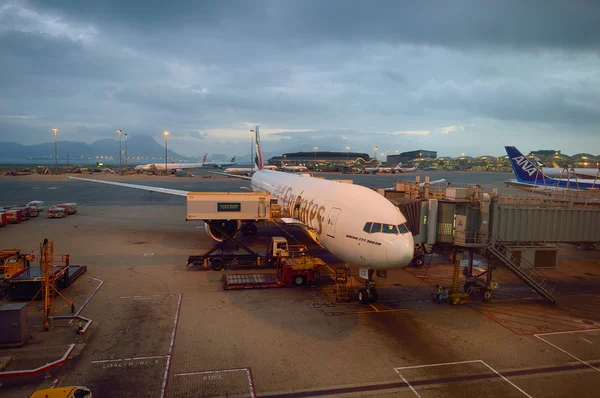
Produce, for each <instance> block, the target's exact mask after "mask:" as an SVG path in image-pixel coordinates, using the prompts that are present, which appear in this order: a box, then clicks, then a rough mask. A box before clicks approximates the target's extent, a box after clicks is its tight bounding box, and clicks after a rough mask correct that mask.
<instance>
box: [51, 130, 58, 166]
mask: <svg viewBox="0 0 600 398" xmlns="http://www.w3.org/2000/svg"><path fill="white" fill-rule="evenodd" d="M52 131H54V173H56V174H58V142H57V141H56V133H57V132H58V129H52Z"/></svg>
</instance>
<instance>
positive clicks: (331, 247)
mask: <svg viewBox="0 0 600 398" xmlns="http://www.w3.org/2000/svg"><path fill="white" fill-rule="evenodd" d="M258 129H259V127H258V126H256V128H255V142H256V153H257V156H258V167H259V168H258V170H257V171H256V172H255V173H254V174H253V175H252V177H248V176H237V177H238V178H242V179H246V180H249V181H250V184H251V189H252V190H253V191H255V192H269V193H270V194H271V196H272V197H275V198H277V199H278V204H279V205H280V206H281V209H282V213H283V214H282V216H284V217H282V218H281V221H282V222H284V223H286V224H291V225H298V226H300V227H302V228H303V230H304V231H306V232H307V233H308V235H309V236H310V237H311V238H312V239H314V240H315V241H316V242H317V243H318V244H320V245H321V246H322V247H323V248H325V249H326V250H327V251H329V252H330V253H332V254H334V255H335V256H336V257H337V258H339V259H340V260H341V261H343V262H345V263H347V264H352V265H355V266H358V267H361V275H363V277H365V279H366V282H365V287H364V288H362V289H360V290H359V292H358V293H359V294H358V295H359V299H360V301H361V302H362V303H368V302H375V301H377V290H376V287H375V284H374V282H373V280H372V276H373V272H374V271H387V270H392V269H400V268H404V267H406V266H407V265H408V264H409V263H410V262H411V261H412V259H413V256H414V246H415V243H414V239H413V235H412V233H411V232H410V230H409V229H408V226H407V220H406V217H405V216H404V214H402V212H401V211H400V210H399V209H398V208H397V207H396V206H394V204H393V203H392V202H390V201H389V200H388V199H386V198H385V197H383V196H382V195H380V194H378V193H377V192H375V191H373V190H371V189H369V188H366V187H364V186H361V185H354V184H344V183H341V182H338V181H333V180H326V179H321V178H312V177H310V176H308V175H306V174H289V173H283V172H281V171H275V170H266V169H265V168H264V167H263V157H262V151H261V146H260V136H259V130H258ZM69 178H70V179H75V180H82V181H89V182H95V183H100V184H108V185H115V186H121V187H127V188H134V189H140V190H145V191H149V192H159V193H164V194H168V195H177V196H183V197H187V195H188V193H189V192H188V191H183V190H178V189H168V188H157V187H152V186H144V185H134V184H126V183H120V182H113V181H103V180H94V179H88V178H79V177H69ZM223 222H224V223H229V224H234V225H236V224H237V225H238V228H239V225H241V220H224V221H223ZM205 226H206V227H207V228H206V231H207V233H208V234H209V236H210V237H212V238H213V239H215V240H218V239H219V237H218V235H217V234H215V233H214V232H215V231H211V228H210V226H208V225H206V224H205ZM221 239H222V237H221Z"/></svg>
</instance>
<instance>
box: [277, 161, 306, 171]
mask: <svg viewBox="0 0 600 398" xmlns="http://www.w3.org/2000/svg"><path fill="white" fill-rule="evenodd" d="M281 170H282V171H290V172H302V171H306V170H308V169H307V168H306V166H288V165H286V164H285V163H283V162H281Z"/></svg>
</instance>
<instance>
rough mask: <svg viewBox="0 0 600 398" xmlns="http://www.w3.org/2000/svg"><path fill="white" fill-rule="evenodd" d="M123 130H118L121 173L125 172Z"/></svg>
mask: <svg viewBox="0 0 600 398" xmlns="http://www.w3.org/2000/svg"><path fill="white" fill-rule="evenodd" d="M122 133H123V130H117V134H119V173H120V174H123V153H122V152H123V151H122V149H121V134H122Z"/></svg>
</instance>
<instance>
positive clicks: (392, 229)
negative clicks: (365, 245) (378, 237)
mask: <svg viewBox="0 0 600 398" xmlns="http://www.w3.org/2000/svg"><path fill="white" fill-rule="evenodd" d="M382 232H383V233H384V234H396V235H398V227H396V226H395V225H392V224H383V230H382Z"/></svg>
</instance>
